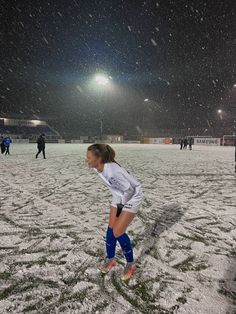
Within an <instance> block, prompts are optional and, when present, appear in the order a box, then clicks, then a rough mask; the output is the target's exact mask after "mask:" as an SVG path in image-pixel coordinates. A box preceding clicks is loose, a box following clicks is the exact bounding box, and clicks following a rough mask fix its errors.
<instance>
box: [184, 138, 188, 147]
mask: <svg viewBox="0 0 236 314" xmlns="http://www.w3.org/2000/svg"><path fill="white" fill-rule="evenodd" d="M187 148H188V140H187V139H186V138H185V139H184V149H187Z"/></svg>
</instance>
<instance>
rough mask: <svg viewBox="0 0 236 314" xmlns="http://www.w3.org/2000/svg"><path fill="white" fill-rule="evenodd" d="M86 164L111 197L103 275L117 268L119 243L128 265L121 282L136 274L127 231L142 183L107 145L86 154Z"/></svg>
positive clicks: (90, 147) (135, 210)
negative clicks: (117, 245)
mask: <svg viewBox="0 0 236 314" xmlns="http://www.w3.org/2000/svg"><path fill="white" fill-rule="evenodd" d="M87 163H88V166H89V167H90V168H94V170H95V171H96V173H97V174H98V175H99V177H100V178H101V179H102V181H103V182H104V183H105V185H106V186H107V187H108V188H109V190H110V191H111V193H112V202H111V206H110V216H109V224H108V228H107V231H106V259H105V262H104V264H103V265H102V267H101V271H102V273H107V272H109V271H110V270H111V269H112V268H113V267H114V266H115V265H116V260H115V250H116V244H117V241H118V242H119V244H120V246H121V248H122V251H123V253H124V256H125V258H126V261H127V264H126V266H125V268H124V272H123V275H122V277H121V279H122V280H128V279H130V278H131V277H132V275H133V273H134V270H135V262H134V256H133V249H132V244H131V241H130V238H129V236H128V235H127V233H126V229H127V227H128V226H129V224H130V223H131V222H132V220H133V219H134V217H135V214H136V213H137V211H138V209H139V207H140V205H141V202H142V199H143V193H142V190H141V185H140V183H139V182H138V181H137V180H136V179H134V178H133V177H132V176H131V175H130V174H129V173H128V172H127V171H126V170H125V169H124V168H123V167H121V166H120V165H119V164H118V163H117V162H116V161H115V151H114V150H113V149H112V148H111V147H110V146H109V145H106V144H93V145H91V146H89V147H88V150H87Z"/></svg>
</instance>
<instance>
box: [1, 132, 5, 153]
mask: <svg viewBox="0 0 236 314" xmlns="http://www.w3.org/2000/svg"><path fill="white" fill-rule="evenodd" d="M0 146H1V153H2V154H4V153H5V150H6V148H5V144H4V137H3V136H2V135H1V136H0Z"/></svg>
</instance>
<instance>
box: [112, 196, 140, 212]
mask: <svg viewBox="0 0 236 314" xmlns="http://www.w3.org/2000/svg"><path fill="white" fill-rule="evenodd" d="M121 201H122V200H121V198H119V196H115V197H113V198H112V202H111V207H115V208H117V204H120V203H121ZM140 206H141V203H140V204H139V205H138V206H134V207H132V208H126V207H123V208H122V211H126V212H130V213H134V214H136V213H137V212H138V210H139V209H140Z"/></svg>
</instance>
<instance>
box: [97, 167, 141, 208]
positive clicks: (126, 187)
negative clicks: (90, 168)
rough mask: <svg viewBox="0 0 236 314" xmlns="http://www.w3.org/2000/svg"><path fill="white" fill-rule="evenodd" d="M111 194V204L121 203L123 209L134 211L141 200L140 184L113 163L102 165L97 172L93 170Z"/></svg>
mask: <svg viewBox="0 0 236 314" xmlns="http://www.w3.org/2000/svg"><path fill="white" fill-rule="evenodd" d="M94 170H95V171H96V173H97V174H98V175H99V177H100V178H101V179H102V181H103V182H104V183H105V184H106V186H107V187H108V188H109V189H110V191H111V193H112V204H113V205H115V204H118V203H122V204H123V205H124V208H127V209H131V210H132V209H135V208H137V207H138V206H139V205H140V204H141V202H142V199H143V193H142V190H141V184H140V183H139V182H138V181H137V180H136V179H134V178H133V177H132V176H131V175H130V174H129V173H128V172H127V171H126V170H125V169H124V168H122V167H120V166H119V165H118V164H116V163H115V162H109V163H105V164H104V169H103V171H102V172H99V171H98V170H97V169H94Z"/></svg>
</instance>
